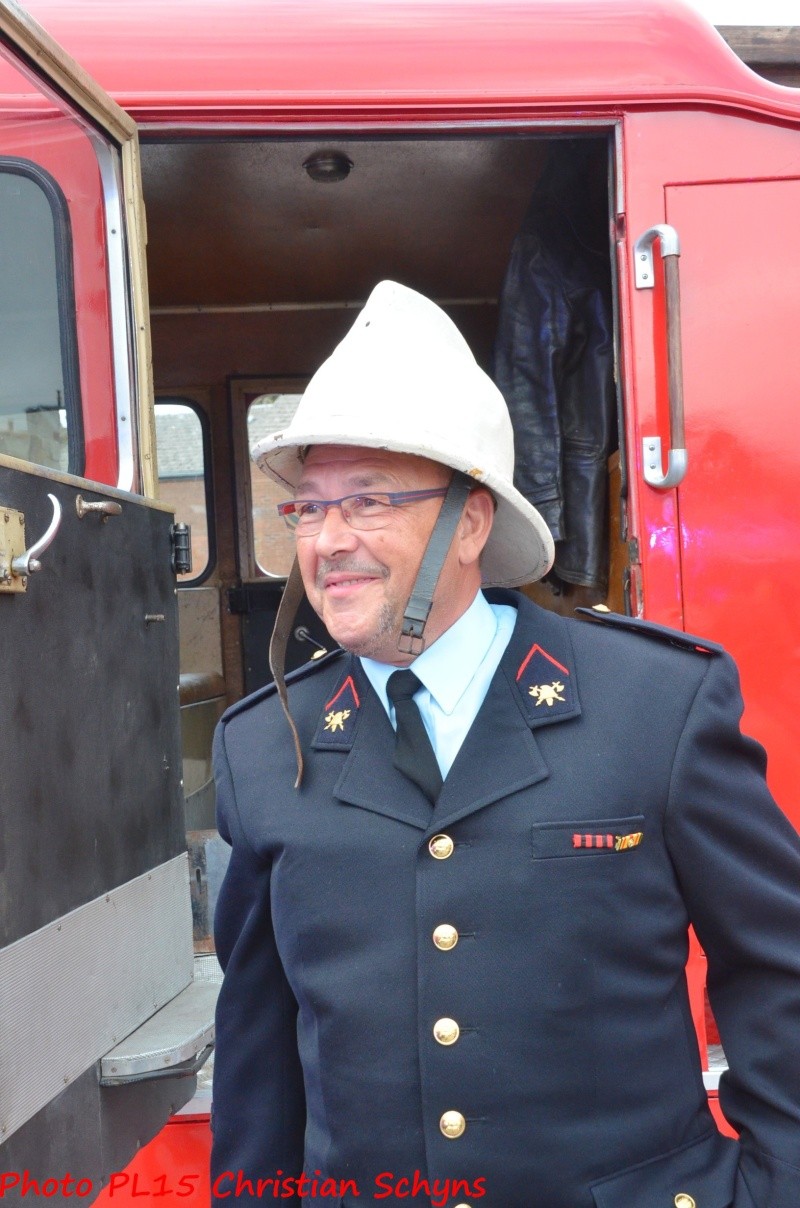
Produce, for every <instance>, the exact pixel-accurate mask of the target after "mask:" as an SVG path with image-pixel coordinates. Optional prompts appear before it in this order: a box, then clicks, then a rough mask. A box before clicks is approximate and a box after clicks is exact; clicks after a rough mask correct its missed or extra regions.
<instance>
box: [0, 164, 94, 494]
mask: <svg viewBox="0 0 800 1208" xmlns="http://www.w3.org/2000/svg"><path fill="white" fill-rule="evenodd" d="M0 213H2V215H3V221H2V223H1V224H0V452H2V453H8V454H10V455H11V456H13V457H19V458H21V459H23V460H24V461H32V462H35V463H36V464H37V465H40V466H46V467H48V468H49V469H52V470H61V471H68V470H69V471H72V472H73V473H81V472H82V470H83V439H82V432H81V415H80V401H79V386H78V378H77V352H76V337H75V302H74V290H73V285H72V265H71V255H70V244H71V238H70V225H69V215H68V213H67V206H66V201H65V199H64V195H63V193H62V192H61V189H60V188H59V186H58V185H57V184H56V182H55V181H54V180H53V178H52V176H50V174H49V173H48V172H45V171H44V170H43V169H41V168H39V167H37V165H36V164H33V163H31V162H30V161H29V160H24V159H17V158H12V157H5V156H4V157H0Z"/></svg>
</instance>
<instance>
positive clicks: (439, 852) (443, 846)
mask: <svg viewBox="0 0 800 1208" xmlns="http://www.w3.org/2000/svg"><path fill="white" fill-rule="evenodd" d="M454 847H455V843H454V842H453V840H452V839H451V838H450V836H449V835H434V836H433V838H432V839H431V840H430V842H429V843H428V851H429V852H430V853H431V855H432V856H433V858H434V860H446V859H447V858H448V856H452V854H453V848H454Z"/></svg>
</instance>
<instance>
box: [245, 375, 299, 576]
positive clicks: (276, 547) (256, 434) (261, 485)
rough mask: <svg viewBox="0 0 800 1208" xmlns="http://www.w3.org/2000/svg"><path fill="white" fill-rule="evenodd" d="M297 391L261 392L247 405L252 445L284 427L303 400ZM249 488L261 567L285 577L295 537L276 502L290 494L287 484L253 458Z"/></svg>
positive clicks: (263, 570)
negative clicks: (278, 511)
mask: <svg viewBox="0 0 800 1208" xmlns="http://www.w3.org/2000/svg"><path fill="white" fill-rule="evenodd" d="M300 398H301V395H300V394H299V393H297V394H260V395H259V396H258V398H255V399H253V401H252V402H251V403H250V405H249V406H248V408H247V443H248V448H250V449H252V447H253V445H254V444H256V442H257V441H259V440H261V438H262V436H267V435H269V433H270V432H280V431H281V430H282V429H283V428H285V427H286V426H287V425H288V423H289V421H290V420H291V418H292V416H293V415H294V413H295V411H296V410H297V404H298V403H299V402H300ZM250 489H251V497H252V507H253V548H254V552H255V557H256V564H257V566H258V569H259V570H260V571H262V572H263V574H265V575H270V576H275V577H276V578H282V577H285V576H286V575H288V573H289V571H290V570H291V569H292V562H293V560H294V537H293V536H292V534H291V533H290V532H289V530H288V529H287V527H286V524H285V522H284V521H283V520H281V518H280V516H279V515H278V513H277V511H276V508H275V505H276V504H277V503H283V501H284V500H285V499H286V498H287V497H288V496H289V495H290V494H291V492H288V491H287V488H286V487H285V486H279V485H278V483H277V482H273V480H272V479H271V478H270V477H269V476H268V475H267V474H265V473H264V471H263V470H259V468H258V466H257V465H256V464H255V462H253V461H251V462H250Z"/></svg>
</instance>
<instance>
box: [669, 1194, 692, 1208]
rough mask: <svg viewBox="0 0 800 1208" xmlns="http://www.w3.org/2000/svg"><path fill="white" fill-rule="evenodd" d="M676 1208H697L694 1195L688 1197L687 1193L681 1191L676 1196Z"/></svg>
mask: <svg viewBox="0 0 800 1208" xmlns="http://www.w3.org/2000/svg"><path fill="white" fill-rule="evenodd" d="M674 1203H675V1208H697V1205H696V1203H695V1199H694V1196H693V1195H688V1194H687V1193H686V1192H685V1191H680V1192H678V1194H677V1195H676V1196H675V1200H674Z"/></svg>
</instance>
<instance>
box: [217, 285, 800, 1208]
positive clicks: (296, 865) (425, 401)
mask: <svg viewBox="0 0 800 1208" xmlns="http://www.w3.org/2000/svg"><path fill="white" fill-rule="evenodd" d="M254 455H255V456H256V457H257V460H258V461H259V463H260V464H261V466H262V468H264V469H265V470H266V471H267V472H268V473H270V474H272V475H273V477H275V478H276V479H277V480H278V481H282V482H284V483H285V484H286V487H287V502H286V503H285V504H284V505H282V508H281V511H282V512H283V514H284V515H285V516H286V517H287V520H288V521H289V522H290V523H291V524H292V525H294V527H295V533H296V542H297V557H298V563H299V568H300V574H301V576H302V582H303V585H304V586H305V590H306V592H307V593H308V596H309V598H310V600H311V602H312V604H313V605H314V607H315V608H316V610H317V611H318V612H319V614H320V616H321V617H322V619H323V620H324V622H325V624H326V625H327V627H328V630H329V631H330V633H331V634H332V636H333V637H334V639H335V640H336V641H337V642H339V643H341V645H342V647H343V648H344V649H343V650H342V651H336V652H335V653H333V654H331V655H329V656H328V657H327V658H324V659H320V660H319V661H318V662H316V663H314V664H311V665H309V666H308V667H307V668H303V669H301V670H300V671H299V672H298V673H296V675H295V676H294V677H293V678H292V682H291V683H290V686H289V692H288V701H287V702H286V707H287V711H288V716H289V718H290V721H291V724H292V726H293V727H294V729H295V732H296V740H297V741H296V747H295V748H294V749H293V747H292V744H291V742H290V741H289V731H288V729H287V726H286V721H285V719H284V717H283V715H282V711H281V699H280V692H277V691H275V689H274V688H272V687H269V688H267V689H265V690H263V691H262V692H260V693H257V694H256V695H255V696H254V697H251V698H250V699H249V700H247V701H244V702H242V703H241V704H240V705H237V706H235V707H234V708H233V709H231V710H229V712H228V713H227V714H226V716H225V718H224V719H223V722H222V724H221V726H220V730H219V732H218V737H217V751H216V759H217V777H218V799H219V824H220V831H221V833H222V834H223V835H224V836H225V838H226V839H227V840H228V841H229V842H231V844H232V856H231V863H230V867H229V871H228V875H227V878H226V880H225V884H224V886H223V890H222V893H221V895H220V901H219V906H218V911H217V947H218V954H219V957H220V960H221V962H222V965H223V967H224V968H225V982H224V984H223V987H222V991H221V995H220V1000H219V1008H218V1019H217V1057H216V1068H215V1085H214V1156H213V1161H212V1180H213V1190H214V1193H215V1195H216V1197H217V1198H218V1199H219V1201H220V1202H222V1200H223V1199H230V1200H233V1199H235V1198H240V1199H245V1200H247V1199H257V1198H261V1199H269V1198H270V1197H275V1198H278V1197H280V1198H283V1197H286V1198H289V1199H291V1201H292V1202H294V1203H296V1204H300V1203H302V1204H303V1205H312V1204H316V1203H318V1202H328V1203H332V1204H339V1205H342V1206H345V1208H354V1206H356V1205H360V1204H365V1203H372V1202H376V1201H380V1200H385V1201H387V1202H390V1203H391V1202H393V1201H400V1200H403V1201H405V1202H408V1203H414V1204H430V1205H435V1206H436V1208H440V1206H441V1208H475V1206H476V1205H478V1204H479V1203H481V1202H483V1203H485V1204H487V1205H491V1208H623V1206H624V1208H670V1206H673V1205H674V1206H675V1208H692V1206H693V1205H694V1206H696V1208H724V1206H725V1205H734V1206H735V1208H753V1206H754V1205H755V1206H756V1208H796V1206H797V1205H798V1204H800V1127H799V1125H800V1059H799V1058H798V1027H800V943H799V942H798V936H800V898H799V897H798V884H800V844H799V843H798V839H797V836H796V835H795V833H794V831H793V830H792V828H791V826H790V825H789V823H788V822H787V821H786V819H785V818H784V816H783V815H782V814H781V813H780V811H779V810H778V809H777V807H776V806H775V805H774V803H773V802H772V800H771V798H770V796H769V793H768V791H767V789H766V786H765V783H764V778H763V772H764V758H763V752H762V751H761V749H760V748H759V747H758V746H757V744H755V743H753V742H752V741H751V740H749V739H746V738H743V737H742V736H741V735H740V733H739V730H738V718H739V715H740V713H741V700H740V696H739V692H738V685H737V677H736V672H735V669H734V667H733V665H732V663H731V660H730V659H729V658H728V656H727V655H725V654H724V653H723V652H722V651H721V650H720V649H719V648H718V647H716V646H714V645H713V644H710V643H701V642H699V641H698V640H697V639H694V638H689V637H688V636H687V635H682V634H677V633H671V632H668V631H665V630H662V629H660V628H659V627H657V626H650V625H647V624H645V623H644V622H637V621H633V620H630V619H628V618H622V617H617V618H613V617H602V616H598V615H596V614H595V623H587V620H586V619H585V620H574V621H573V620H565V619H563V618H561V617H558V616H556V615H554V614H551V613H547V612H544V611H542V610H540V609H538V608H536V607H535V606H534V605H533V604H531V603H530V602H529V601H528V600H527V599H526V598H525V597H523V596H520V595H518V594H516V593H513V592H508V591H500V592H489V593H488V595H484V594H483V593H482V592H481V591H480V590H479V589H480V584H481V580H483V582H484V583H491V584H502V585H505V586H508V585H509V584H517V583H524V582H528V581H530V580H532V579H534V578H536V577H538V576H540V575H541V574H542V573H544V572H545V570H546V568H547V566H548V564H549V561H550V559H551V558H552V542H551V540H550V538H549V534H548V533H547V530H546V528H545V526H544V524H543V523H542V521H541V518H540V517H539V516H538V514H537V513H536V512H535V511H534V509H533V508H532V507H531V506H530V505H529V504H528V503H527V502H526V501H525V500H524V498H523V497H522V496H521V495H519V494H518V493H517V492H516V491H515V490H514V488H513V485H512V471H513V448H512V439H511V431H510V425H509V421H508V415H507V412H506V408H505V405H504V403H503V400H502V397H501V396H500V395H499V394H498V392H497V391H496V390H495V388H494V386H493V385H492V383H491V382H490V381H489V379H488V378H487V377H486V376H485V375H484V374H483V373H482V371H481V370H480V369H479V368H478V366H477V365H476V363H475V361H474V359H473V358H472V356H471V354H470V352H469V350H468V348H467V346H466V344H465V343H464V341H463V340H462V339H461V337H460V335H459V334H458V332H457V331H456V329H455V328H454V326H453V325H452V323H450V321H449V319H447V318H446V316H444V314H443V313H442V312H441V311H440V310H439V309H438V308H437V307H435V306H434V305H433V304H432V303H430V302H428V301H427V300H426V299H424V298H422V297H420V296H419V295H417V294H414V293H413V292H412V291H410V290H406V289H404V288H403V287H401V286H397V285H394V284H392V283H388V282H384V283H382V284H381V285H380V286H378V287H377V289H376V290H375V291H374V293H373V295H372V296H371V298H370V300H369V302H368V303H367V305H366V307H365V309H364V311H363V312H362V313H361V315H360V316H359V318H358V320H357V321H356V323H355V325H354V327H353V329H352V330H351V331H350V333H349V334H348V335H347V336H346V338H345V339H344V341H343V342H342V343H341V344H340V345H339V347H338V348H337V349H336V350H335V351H334V353H333V355H332V356H331V357H330V359H329V360H328V361H327V362H326V363H325V365H323V366H322V368H321V369H320V370H319V371H318V373H317V374H316V375H315V377H314V378H313V379H312V381H311V383H310V385H309V388H308V390H307V392H306V394H305V396H304V398H303V401H302V402H301V405H300V408H299V409H298V412H297V414H296V416H295V418H294V420H293V421H292V423H291V425H290V427H289V428H288V429H287V430H286V431H285V432H282V433H276V434H274V435H273V436H272V437H269V438H267V439H266V440H265V441H262V442H261V444H260V446H259V447H258V448H257V449H256V450H255V453H254ZM278 628H279V629H280V628H281V626H280V625H279V626H278ZM278 645H279V643H278ZM280 664H281V658H280V653H279V652H278V654H277V656H276V677H277V679H278V681H279V688H280V690H281V692H283V684H282V680H283V677H282V669H281V665H280ZM406 668H413V671H414V673H415V675H416V676H417V677H418V681H419V684H417V683H416V682H412V683H411V685H410V686H409V684H408V683H407V682H405V679H404V677H403V676H402V675H401V676H400V679H399V680H398V679H397V677H396V674H395V673H396V672H397V671H398V669H406ZM290 678H291V677H290ZM412 694H413V695H412ZM420 715H421V719H422V720H421V719H420ZM395 725H396V727H397V734H395V730H394V727H395ZM428 736H430V737H428ZM430 739H432V744H433V749H432V750H431V745H430ZM298 769H299V771H298ZM296 782H297V787H295V783H296ZM690 922H692V923H693V924H694V926H695V928H696V930H697V932H698V935H699V937H700V939H701V941H702V943H703V945H704V947H705V950H706V953H707V955H708V962H709V993H710V995H711V999H712V1004H713V1006H714V1009H715V1012H716V1016H717V1020H718V1023H719V1027H720V1032H721V1036H722V1040H723V1043H724V1045H725V1049H726V1053H727V1056H728V1058H729V1061H730V1065H731V1072H730V1074H728V1075H727V1076H726V1077H724V1078H723V1080H722V1085H721V1092H720V1093H721V1100H722V1104H723V1107H724V1109H725V1112H726V1114H727V1116H728V1118H729V1119H730V1120H731V1122H732V1123H733V1124H734V1125H735V1126H736V1128H737V1129H738V1130H740V1133H741V1143H738V1142H735V1141H733V1140H730V1139H727V1138H723V1137H722V1136H720V1134H719V1133H718V1132H717V1130H716V1128H715V1126H714V1123H713V1120H712V1118H711V1116H710V1114H709V1110H708V1106H707V1102H706V1095H705V1091H704V1088H703V1082H702V1078H701V1071H700V1068H699V1061H698V1055H697V1046H696V1041H695V1037H694V1032H693V1028H692V1022H691V1015H690V1011H689V1003H688V997H687V990H686V982H685V976H684V964H685V959H686V953H687V938H686V934H687V927H688V924H689V923H690Z"/></svg>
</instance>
